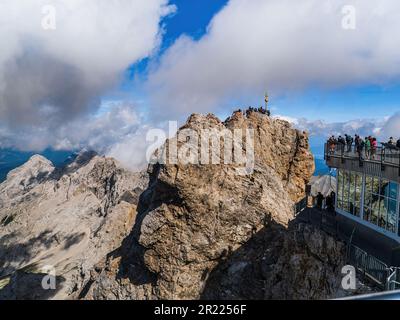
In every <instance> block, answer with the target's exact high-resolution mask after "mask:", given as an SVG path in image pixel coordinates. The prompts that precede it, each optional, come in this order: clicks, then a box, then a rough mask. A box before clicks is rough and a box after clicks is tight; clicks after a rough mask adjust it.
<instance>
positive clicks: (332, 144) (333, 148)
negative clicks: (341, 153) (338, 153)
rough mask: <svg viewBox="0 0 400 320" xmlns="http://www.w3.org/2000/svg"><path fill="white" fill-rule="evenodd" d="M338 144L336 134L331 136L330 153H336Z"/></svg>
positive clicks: (329, 140) (329, 142)
mask: <svg viewBox="0 0 400 320" xmlns="http://www.w3.org/2000/svg"><path fill="white" fill-rule="evenodd" d="M336 144H337V141H336V139H335V136H331V137H330V138H329V139H328V148H329V154H334V153H335V147H336Z"/></svg>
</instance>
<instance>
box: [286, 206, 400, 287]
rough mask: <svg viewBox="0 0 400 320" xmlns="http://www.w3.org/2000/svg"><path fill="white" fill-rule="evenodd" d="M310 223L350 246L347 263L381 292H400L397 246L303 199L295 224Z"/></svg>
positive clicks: (298, 207)
mask: <svg viewBox="0 0 400 320" xmlns="http://www.w3.org/2000/svg"><path fill="white" fill-rule="evenodd" d="M301 222H303V223H308V224H312V225H313V226H315V227H317V228H319V229H321V230H323V231H325V232H326V233H328V234H330V235H331V236H333V237H335V238H336V239H338V240H340V241H343V242H344V243H345V244H346V246H347V252H346V260H347V263H348V264H350V265H352V266H354V267H355V268H356V270H357V272H358V274H359V275H361V276H362V277H363V278H367V279H368V280H369V281H372V282H373V283H374V284H375V285H376V286H377V287H379V288H380V289H381V290H397V289H400V267H399V266H398V265H396V266H392V264H391V263H392V262H393V246H396V243H393V242H392V241H391V240H390V239H386V238H385V237H383V236H381V235H379V234H372V232H374V231H373V230H370V229H369V228H365V229H363V226H361V225H358V224H357V225H356V226H355V225H353V224H352V223H351V222H349V221H348V219H346V218H344V217H342V216H340V215H337V214H336V213H335V212H331V211H326V210H319V209H316V208H309V207H307V201H305V200H302V201H301V202H299V203H298V204H297V205H296V207H295V220H294V223H301Z"/></svg>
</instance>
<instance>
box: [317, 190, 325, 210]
mask: <svg viewBox="0 0 400 320" xmlns="http://www.w3.org/2000/svg"><path fill="white" fill-rule="evenodd" d="M323 203H324V196H323V194H322V193H321V192H318V195H317V208H318V209H320V210H322V205H323Z"/></svg>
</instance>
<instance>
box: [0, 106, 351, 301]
mask: <svg viewBox="0 0 400 320" xmlns="http://www.w3.org/2000/svg"><path fill="white" fill-rule="evenodd" d="M185 129H193V130H195V131H196V132H200V130H201V129H217V130H226V129H228V130H229V129H231V130H232V129H241V130H244V129H253V130H254V170H253V171H250V172H248V174H244V171H243V170H242V169H243V165H240V164H237V163H230V164H224V163H221V164H183V163H178V164H175V163H168V162H167V163H165V164H160V163H158V164H153V165H151V166H149V168H148V177H149V179H145V178H144V177H143V175H140V174H133V173H129V172H127V171H125V170H123V169H121V168H120V167H119V166H118V165H117V164H116V162H115V161H114V160H112V159H106V158H101V157H98V156H94V157H93V158H91V160H89V161H87V160H85V161H83V162H82V163H78V162H76V163H75V164H72V165H70V166H69V167H68V168H65V169H64V170H62V171H56V172H53V173H51V174H50V175H49V176H47V178H46V179H44V180H43V181H41V182H40V183H38V184H37V185H36V186H35V187H33V188H32V189H30V190H27V191H26V192H22V193H20V194H18V195H17V196H16V197H13V196H11V197H10V195H6V196H4V195H3V194H1V196H0V199H1V200H0V201H2V202H0V219H1V218H3V219H4V216H6V215H7V214H8V215H9V214H12V215H13V216H15V218H14V219H13V220H12V223H8V224H7V225H6V226H5V227H4V228H3V229H0V230H1V231H0V232H1V233H0V236H3V237H2V238H1V240H0V246H2V250H0V264H1V263H2V265H3V268H4V270H7V272H12V271H14V270H20V268H22V267H24V266H26V264H30V265H32V264H33V265H35V262H36V260H38V259H39V261H43V260H44V261H46V262H54V263H55V264H56V266H57V268H58V270H62V271H63V272H62V273H61V274H60V276H62V279H61V282H62V284H63V286H62V290H60V292H57V295H56V297H63V298H65V297H68V298H73V299H198V298H203V299H210V298H212V299H252V298H254V299H271V298H278V299H284V298H285V299H318V298H329V297H333V296H335V292H336V291H337V290H338V286H339V284H340V282H338V279H339V277H340V268H341V267H342V264H343V244H341V243H340V242H337V241H336V240H335V239H333V238H331V237H330V236H328V235H327V234H325V233H324V232H323V231H320V230H317V229H314V228H311V227H310V226H306V225H298V224H296V223H295V222H294V221H293V219H294V212H293V207H294V204H295V202H296V201H298V200H300V199H302V198H303V197H304V191H305V186H306V184H307V183H308V181H309V180H310V177H311V175H312V173H313V171H314V161H313V157H312V154H311V153H310V151H309V145H308V137H307V134H306V133H304V132H300V131H298V130H295V129H293V128H292V127H291V126H290V124H289V123H288V122H285V121H282V120H278V119H273V118H270V117H268V116H265V115H262V114H260V113H256V112H252V113H250V114H249V115H248V117H245V116H243V115H242V113H240V112H237V113H234V114H233V115H232V117H230V118H229V119H227V120H226V121H225V122H222V121H220V120H219V119H218V118H216V117H215V116H213V115H207V116H202V115H192V116H191V117H190V118H189V119H188V121H187V123H186V124H185V125H184V126H183V127H182V128H181V129H180V130H179V133H181V132H182V131H183V130H185ZM176 139H177V138H176V137H175V138H173V139H171V140H168V141H167V142H166V144H165V147H164V148H161V149H160V150H158V152H157V153H156V156H158V157H162V155H163V152H164V151H165V152H166V154H167V155H168V153H169V150H170V146H171V145H173V143H174V141H177V140H176ZM184 143H185V142H182V141H178V142H177V145H178V147H181V146H182V145H183V144H184ZM186 143H189V144H190V143H192V144H196V142H193V141H189V142H188V141H186ZM227 146H228V147H229V144H227ZM225 147H226V145H224V144H222V145H221V153H222V154H223V153H224V151H225ZM240 147H241V148H242V151H248V150H247V147H248V146H247V145H246V144H244V145H243V146H240ZM227 150H229V149H227ZM238 169H239V170H238ZM8 183H9V181H8V182H5V184H4V185H0V188H3V190H4V188H7V184H8ZM145 186H147V189H146V190H144V188H145ZM143 190H144V191H143ZM142 191H143V192H142ZM135 204H138V205H137V207H136V206H135ZM129 231H130V232H129ZM13 244H15V245H13ZM60 248H64V250H61V249H60ZM60 251H61V252H62V253H60ZM2 253H3V254H2ZM46 259H47V260H46ZM49 259H50V260H49ZM67 266H69V267H72V269H70V268H68V267H67ZM36 269H37V268H36ZM64 271H65V272H64ZM20 272H21V270H20V271H18V272H14V273H13V275H12V277H11V278H10V279H11V280H7V281H11V285H8V286H6V288H8V289H9V291H10V290H11V292H8V295H7V296H8V297H10V296H12V295H13V294H14V296H15V295H17V294H16V289H14V291H13V290H12V289H13V288H15V281H19V280H18V279H25V278H24V276H22V275H21V274H20ZM40 272H41V270H36V273H40ZM2 281H3V283H4V279H3V280H2V279H1V275H0V285H1V283H2ZM13 281H14V282H13ZM13 283H14V285H12V284H13ZM3 291H4V290H3ZM0 294H1V293H0ZM20 294H21V295H22V296H24V295H23V294H22V293H20ZM46 298H49V297H47V296H46Z"/></svg>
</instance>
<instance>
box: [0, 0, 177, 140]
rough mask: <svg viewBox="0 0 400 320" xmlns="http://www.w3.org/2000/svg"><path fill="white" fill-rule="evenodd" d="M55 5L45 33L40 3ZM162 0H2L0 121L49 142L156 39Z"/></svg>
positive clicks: (88, 108) (93, 106)
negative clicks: (50, 26) (51, 135)
mask: <svg viewBox="0 0 400 320" xmlns="http://www.w3.org/2000/svg"><path fill="white" fill-rule="evenodd" d="M45 5H51V6H54V8H55V9H56V11H55V12H56V30H44V29H43V28H42V19H43V18H44V15H43V13H42V8H43V7H44V6H45ZM173 10H174V7H171V6H169V5H168V0H135V1H132V0H35V1H32V0H19V1H15V0H1V2H0V25H1V28H0V39H1V43H0V125H1V126H3V127H4V126H6V127H8V130H9V131H13V132H14V134H15V135H16V136H17V133H18V132H19V131H20V130H22V131H24V130H28V131H29V130H31V131H32V132H33V131H34V130H33V128H35V129H37V130H38V135H37V136H35V137H32V139H33V140H35V139H38V136H41V138H44V139H45V140H47V136H48V135H49V132H53V131H57V130H58V128H59V127H60V126H63V125H65V124H67V123H69V122H71V121H75V120H76V119H78V118H82V117H84V116H86V115H87V114H88V113H90V112H93V111H95V110H96V109H97V108H98V106H99V99H100V98H99V97H100V95H101V94H103V93H104V92H105V91H107V90H109V89H111V88H112V87H113V86H114V85H115V84H116V83H117V82H118V81H119V80H120V77H121V76H122V73H123V72H124V70H126V68H127V67H128V66H129V65H130V64H132V63H135V62H138V61H139V60H141V59H143V58H145V57H148V56H149V55H151V54H152V53H153V51H154V50H155V49H156V48H157V46H158V45H159V42H160V27H159V26H160V20H161V19H162V17H164V16H165V15H166V14H168V13H170V12H171V11H173Z"/></svg>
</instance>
